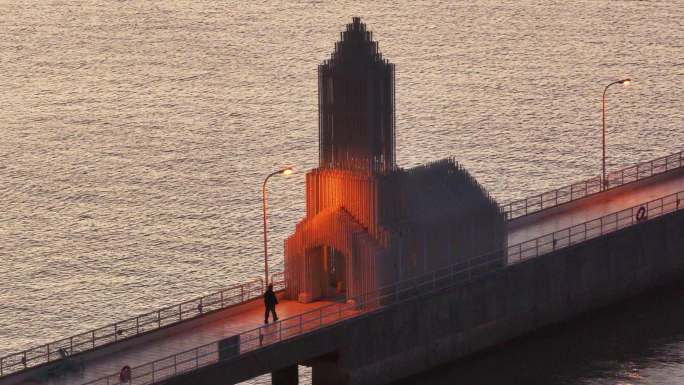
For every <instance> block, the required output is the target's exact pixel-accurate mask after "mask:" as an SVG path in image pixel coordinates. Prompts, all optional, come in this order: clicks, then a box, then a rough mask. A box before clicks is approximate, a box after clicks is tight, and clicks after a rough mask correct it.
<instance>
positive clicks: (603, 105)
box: [601, 79, 632, 190]
mask: <svg viewBox="0 0 684 385" xmlns="http://www.w3.org/2000/svg"><path fill="white" fill-rule="evenodd" d="M631 82H632V80H631V79H622V80H618V81H616V82H612V83H610V84H608V85H607V86H606V88H604V89H603V99H602V103H601V115H602V117H603V156H602V159H603V161H602V175H603V176H602V177H601V187H602V188H601V190H605V189H606V188H607V187H608V181H607V180H606V92H607V91H608V87H610V86H612V85H613V84H624V85H626V86H628V85H629V83H631Z"/></svg>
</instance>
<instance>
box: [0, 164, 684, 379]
mask: <svg viewBox="0 0 684 385" xmlns="http://www.w3.org/2000/svg"><path fill="white" fill-rule="evenodd" d="M679 191H684V168H682V170H677V171H673V172H668V173H665V174H661V175H659V176H657V177H653V178H648V179H645V180H641V181H638V182H635V183H633V184H629V185H625V186H622V187H619V188H615V189H612V190H609V191H607V192H604V193H599V194H596V195H592V196H588V197H585V198H582V199H579V200H577V201H573V202H569V203H565V204H563V205H561V206H558V207H554V208H549V209H546V210H543V211H540V212H537V213H533V214H530V215H527V216H524V217H520V218H516V219H514V220H511V221H510V222H509V223H508V227H509V235H508V244H509V246H511V245H515V244H518V243H522V242H525V241H528V240H531V239H535V238H537V237H540V236H544V235H547V234H549V233H552V232H554V231H558V230H562V229H565V228H568V227H570V226H573V225H577V224H581V223H584V222H587V221H589V220H592V219H596V218H599V217H602V216H604V215H607V214H611V213H614V212H617V211H620V210H623V209H626V208H630V207H633V206H635V205H638V204H641V203H644V202H647V201H650V200H654V199H657V198H661V197H663V196H666V195H669V194H673V193H676V192H679ZM254 301H256V302H257V303H256V304H255V303H254V302H252V305H251V306H247V305H238V306H237V307H236V308H234V309H231V310H230V311H225V314H224V315H221V316H219V315H218V314H223V313H218V314H215V315H214V316H216V319H214V320H212V321H211V322H208V323H204V324H201V325H198V326H196V327H188V326H187V325H185V326H183V324H184V323H182V324H179V325H176V326H173V327H170V328H169V329H167V330H166V331H164V335H163V336H162V337H160V338H158V339H154V340H152V339H151V338H150V339H146V340H145V342H142V341H143V340H140V341H139V342H138V343H136V342H135V341H134V340H135V339H132V340H131V341H130V342H131V343H130V344H129V345H128V346H127V347H125V348H123V349H121V350H118V351H115V352H109V353H108V352H106V351H105V350H103V351H101V352H100V353H99V355H100V356H99V357H97V358H90V359H88V361H87V363H86V364H85V365H83V368H82V370H79V371H74V372H68V373H66V374H63V375H61V376H59V377H49V378H48V377H47V375H46V374H44V373H41V372H45V371H44V370H41V369H40V368H37V369H34V370H29V372H30V373H32V375H33V376H34V377H33V378H31V379H30V380H29V381H23V382H20V383H22V384H27V385H29V384H34V385H79V384H83V383H86V382H89V381H93V380H96V379H98V378H101V377H103V376H107V375H111V374H114V373H118V372H119V370H120V369H121V368H122V367H123V366H125V365H129V366H131V367H135V366H138V365H140V364H144V363H147V362H151V361H155V360H158V359H162V358H165V357H168V356H170V355H173V354H176V353H180V352H184V351H186V350H189V349H192V348H196V347H198V346H201V345H204V344H209V343H212V342H214V341H217V340H220V339H222V338H227V337H231V336H234V335H236V334H239V333H240V332H244V331H248V330H251V329H254V328H257V327H259V326H261V325H262V324H263V316H264V314H263V312H264V309H263V306H262V305H261V299H256V300H254ZM329 304H331V302H328V301H318V302H313V303H309V304H301V303H298V302H295V301H287V300H282V301H281V303H280V305H279V306H278V313H279V316H280V317H281V318H283V319H284V318H288V317H292V316H296V315H299V314H302V313H305V312H307V311H311V310H314V309H318V308H321V307H323V306H326V305H329ZM222 312H223V311H222ZM190 322H192V321H190ZM171 331H173V333H171ZM96 352H97V350H96ZM14 383H17V382H16V381H13V379H12V376H10V377H8V378H3V379H0V385H6V384H14Z"/></svg>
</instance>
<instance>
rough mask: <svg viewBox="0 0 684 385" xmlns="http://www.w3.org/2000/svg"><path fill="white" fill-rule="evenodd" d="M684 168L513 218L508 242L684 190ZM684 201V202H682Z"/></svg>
mask: <svg viewBox="0 0 684 385" xmlns="http://www.w3.org/2000/svg"><path fill="white" fill-rule="evenodd" d="M682 171H684V170H678V171H672V172H669V173H667V174H662V175H658V176H656V177H653V178H650V179H644V180H641V181H638V182H634V183H632V184H629V185H624V186H621V187H618V188H615V189H613V190H608V191H607V192H604V193H600V194H597V195H594V196H589V197H585V198H582V199H579V200H577V201H574V202H569V203H566V204H564V205H562V206H558V207H556V208H549V209H546V210H543V211H539V212H536V213H533V214H530V215H528V216H525V217H520V218H517V219H513V220H511V221H509V222H508V245H509V246H512V245H516V244H519V243H523V242H525V241H528V240H531V239H535V238H538V237H541V236H543V235H547V234H550V233H553V232H555V231H558V230H563V229H566V228H568V227H571V226H574V225H578V224H582V223H584V222H587V221H590V220H592V219H596V218H600V217H602V216H604V215H608V214H611V213H615V212H618V211H621V210H624V209H627V208H630V207H634V206H636V205H639V204H642V203H645V202H648V201H651V200H655V199H658V198H661V197H664V196H666V195H670V194H674V193H677V192H679V191H684V172H682ZM682 204H684V202H682Z"/></svg>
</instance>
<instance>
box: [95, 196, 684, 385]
mask: <svg viewBox="0 0 684 385" xmlns="http://www.w3.org/2000/svg"><path fill="white" fill-rule="evenodd" d="M682 198H684V191H682V192H678V193H675V194H671V195H668V196H665V197H662V198H659V199H656V200H653V201H650V202H646V203H643V204H641V205H637V206H634V207H631V208H629V209H625V210H621V211H619V212H616V213H613V214H609V215H606V216H604V217H601V218H598V219H595V220H592V221H588V222H585V223H582V224H580V225H576V226H572V227H570V228H567V229H564V230H560V231H556V232H554V233H551V234H548V235H544V236H541V237H539V238H537V239H534V240H531V241H526V242H523V243H521V244H518V245H514V246H511V247H508V248H507V249H505V250H499V251H495V252H493V253H488V254H485V255H481V256H478V257H474V258H470V259H468V260H466V261H463V262H459V263H457V264H455V265H452V266H449V267H445V268H442V269H439V270H435V271H432V272H429V273H426V274H423V275H420V276H418V277H415V278H410V279H407V280H403V281H400V282H397V283H395V284H392V285H389V286H387V287H384V288H381V289H379V290H376V291H373V292H371V293H367V294H362V295H359V296H357V297H355V298H353V299H351V300H350V301H347V302H346V303H333V304H330V305H326V306H322V307H320V308H318V309H315V310H311V311H308V312H305V313H302V314H299V315H296V316H293V317H290V318H287V319H283V320H279V321H278V322H275V323H273V324H270V325H264V326H260V327H257V328H255V329H252V330H248V331H246V332H242V333H240V334H238V335H237V336H235V337H230V338H228V339H231V338H232V339H231V341H232V342H231V343H223V344H221V343H220V341H214V342H211V343H208V344H205V345H202V346H199V347H196V348H193V349H190V350H186V351H184V352H181V353H177V354H174V355H171V356H168V357H165V358H162V359H159V360H156V361H153V362H149V363H146V364H143V365H139V366H136V367H133V368H132V370H131V379H130V381H126V382H122V381H121V379H120V376H119V374H113V375H109V376H105V377H102V378H99V379H97V380H94V381H90V382H87V383H85V384H84V385H119V384H121V385H123V384H135V385H147V384H153V383H155V382H157V381H161V380H164V379H168V378H171V377H175V376H178V375H181V374H183V373H186V372H189V371H192V370H195V369H197V368H200V367H203V366H207V365H210V364H213V363H216V362H219V361H223V360H228V359H231V358H235V357H237V356H239V355H241V354H244V353H248V352H251V351H254V350H256V349H261V348H265V347H268V346H269V345H272V344H275V343H278V342H281V341H283V340H286V339H289V338H294V337H297V336H300V335H302V334H304V333H308V332H312V331H315V330H317V329H320V328H323V327H328V326H331V325H333V324H335V323H337V322H340V321H343V320H346V319H348V318H351V317H357V316H360V315H363V314H367V313H370V312H372V311H374V310H377V309H379V308H381V307H386V306H391V305H396V304H398V303H400V302H404V301H407V300H410V299H413V298H416V297H418V296H421V295H425V294H428V293H429V292H430V291H434V290H442V289H446V288H448V287H452V286H454V285H459V284H464V283H467V282H470V281H472V280H473V279H476V278H480V277H482V276H484V275H486V274H490V273H493V272H496V271H499V270H501V269H505V268H507V267H508V266H510V265H512V264H517V263H521V262H524V261H526V260H529V259H531V258H533V257H537V256H539V255H542V254H544V253H548V252H551V251H555V250H559V249H562V248H564V247H569V246H572V245H575V244H577V243H579V242H583V241H586V240H589V239H592V238H595V237H598V236H600V235H605V234H608V233H611V232H614V231H617V230H620V229H623V228H625V227H628V226H631V225H634V224H637V223H642V222H644V221H648V220H650V219H653V218H657V217H659V216H661V215H664V214H667V213H670V212H673V211H677V210H680V209H682V208H683V207H682V205H681V204H680V203H681V199H682ZM642 208H643V210H642ZM505 257H507V258H508V263H506V262H505V261H504V260H503V259H504V258H505ZM228 339H224V340H222V341H226V340H228Z"/></svg>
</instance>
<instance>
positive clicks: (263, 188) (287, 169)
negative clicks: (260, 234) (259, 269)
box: [261, 167, 292, 286]
mask: <svg viewBox="0 0 684 385" xmlns="http://www.w3.org/2000/svg"><path fill="white" fill-rule="evenodd" d="M278 174H283V175H290V174H292V167H285V168H283V169H281V170H278V171H275V172H272V173H270V174H268V176H267V177H266V179H264V184H263V185H261V195H262V199H263V200H262V203H263V205H262V207H263V210H264V276H265V278H266V279H265V280H264V284H265V285H267V286H268V228H267V226H266V208H267V205H268V202H267V201H266V182H268V178H270V177H272V176H273V175H278Z"/></svg>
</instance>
